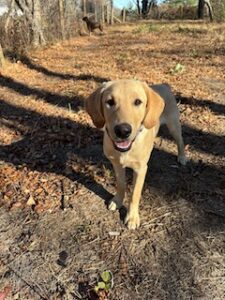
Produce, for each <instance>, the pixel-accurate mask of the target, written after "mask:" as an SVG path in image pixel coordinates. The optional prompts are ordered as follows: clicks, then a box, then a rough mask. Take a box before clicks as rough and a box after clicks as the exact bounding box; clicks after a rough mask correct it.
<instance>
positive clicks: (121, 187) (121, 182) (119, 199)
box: [108, 164, 126, 210]
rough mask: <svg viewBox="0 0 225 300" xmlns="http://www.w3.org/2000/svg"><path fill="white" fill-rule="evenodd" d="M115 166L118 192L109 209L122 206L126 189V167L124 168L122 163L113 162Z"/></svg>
mask: <svg viewBox="0 0 225 300" xmlns="http://www.w3.org/2000/svg"><path fill="white" fill-rule="evenodd" d="M113 168H114V171H115V175H116V185H117V192H116V195H115V196H114V197H113V198H112V199H111V201H110V203H109V205H108V208H109V210H116V209H120V208H121V206H122V205H123V199H124V197H125V191H126V178H125V168H122V167H121V165H120V164H113Z"/></svg>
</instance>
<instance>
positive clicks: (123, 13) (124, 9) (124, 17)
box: [122, 7, 126, 23]
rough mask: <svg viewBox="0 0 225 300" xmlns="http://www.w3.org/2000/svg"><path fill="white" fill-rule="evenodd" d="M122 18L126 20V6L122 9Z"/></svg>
mask: <svg viewBox="0 0 225 300" xmlns="http://www.w3.org/2000/svg"><path fill="white" fill-rule="evenodd" d="M122 20H123V23H125V22H126V8H125V7H124V8H123V9H122Z"/></svg>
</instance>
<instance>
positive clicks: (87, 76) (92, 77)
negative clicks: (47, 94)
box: [7, 52, 109, 83]
mask: <svg viewBox="0 0 225 300" xmlns="http://www.w3.org/2000/svg"><path fill="white" fill-rule="evenodd" d="M7 54H8V55H11V56H12V55H13V53H10V52H8V53H7ZM20 61H21V62H22V63H23V64H24V65H26V66H27V67H28V69H31V70H35V71H37V72H40V73H42V74H44V75H46V76H50V77H56V78H59V79H62V80H85V81H95V82H98V83H101V82H104V81H108V80H109V79H108V78H105V77H99V76H95V75H92V74H79V75H74V74H66V73H65V74H64V73H60V72H56V71H51V70H49V69H47V68H46V67H43V66H41V65H39V64H37V63H35V62H34V61H33V60H32V59H31V58H30V57H28V56H26V55H22V56H20Z"/></svg>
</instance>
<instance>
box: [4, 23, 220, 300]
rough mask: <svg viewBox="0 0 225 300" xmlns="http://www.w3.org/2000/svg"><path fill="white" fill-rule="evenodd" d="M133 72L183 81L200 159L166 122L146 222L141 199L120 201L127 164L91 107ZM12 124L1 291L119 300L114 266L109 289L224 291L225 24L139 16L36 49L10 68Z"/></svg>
mask: <svg viewBox="0 0 225 300" xmlns="http://www.w3.org/2000/svg"><path fill="white" fill-rule="evenodd" d="M122 78H136V79H140V80H144V81H146V82H148V83H149V84H152V83H161V82H167V83H169V84H170V85H171V86H172V89H173V91H174V93H175V94H176V96H177V100H178V102H179V103H180V104H179V108H180V111H181V122H182V127H183V136H184V140H185V143H186V152H187V155H188V157H189V159H190V162H189V163H188V164H187V166H186V167H181V166H179V165H178V164H177V162H176V147H175V144H174V142H173V140H172V139H171V138H170V136H169V135H168V134H167V131H166V130H165V129H163V130H162V131H161V132H160V136H159V137H158V138H157V139H156V145H155V149H154V151H153V154H152V157H151V159H150V162H149V171H148V174H147V177H146V182H145V186H144V190H143V195H142V200H141V204H140V217H141V226H140V228H139V229H137V230H135V231H129V230H128V229H127V228H126V226H125V225H124V223H123V217H124V214H125V212H126V209H125V207H127V205H128V201H126V202H125V207H124V208H123V210H122V211H120V212H111V211H108V210H107V206H106V203H107V201H108V200H109V199H110V197H111V196H112V194H113V193H114V192H115V180H114V174H113V171H112V167H111V165H110V163H109V162H108V161H107V159H106V158H105V157H104V155H103V153H102V132H101V131H99V130H97V129H96V128H94V127H93V125H92V123H91V120H90V118H89V117H88V116H87V113H86V112H85V111H84V105H83V104H84V99H85V98H86V97H87V96H88V95H89V94H90V93H91V92H93V91H94V89H95V88H96V87H98V86H99V85H100V84H101V82H104V81H107V80H113V79H122ZM0 124H1V130H0V299H1V300H2V299H7V300H8V299H10V300H11V299H12V300H18V299H22V300H38V299H48V300H52V299H68V300H72V299H106V294H104V293H102V295H98V296H97V295H96V296H95V295H94V293H92V291H93V289H94V286H96V285H97V284H98V282H99V280H100V279H99V275H100V274H101V272H102V271H104V270H109V271H110V272H111V273H112V275H113V281H114V286H113V288H112V289H110V293H109V296H108V298H109V299H114V300H120V299H121V300H122V299H123V300H126V299H131V298H132V299H135V300H139V299H140V300H143V299H144V300H145V299H160V300H161V299H168V300H171V299H182V300H183V299H210V300H211V299H213V300H215V299H224V294H225V201H224V200H225V139H224V128H225V24H214V25H212V24H206V23H198V22H182V23H181V22H180V23H178V22H150V23H138V24H126V25H120V26H114V27H111V28H108V29H106V31H105V34H103V35H100V34H98V33H97V32H96V34H94V35H92V36H91V37H89V36H81V37H77V38H75V39H72V40H69V41H65V42H60V43H56V44H54V45H50V46H48V47H45V48H42V49H39V50H35V51H32V52H29V53H28V54H27V55H24V56H23V57H21V59H20V60H18V61H14V62H8V63H7V66H6V68H5V69H4V70H2V71H1V75H0ZM130 183H131V174H130V173H129V172H128V190H129V192H130V190H131V184H130ZM128 194H129V193H128ZM7 294H8V296H7Z"/></svg>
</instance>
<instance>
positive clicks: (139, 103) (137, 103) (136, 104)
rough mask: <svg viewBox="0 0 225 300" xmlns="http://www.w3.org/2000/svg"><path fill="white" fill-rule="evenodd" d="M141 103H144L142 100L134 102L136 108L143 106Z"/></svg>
mask: <svg viewBox="0 0 225 300" xmlns="http://www.w3.org/2000/svg"><path fill="white" fill-rule="evenodd" d="M141 103H142V101H141V100H140V99H135V100H134V105H135V106H139V105H141Z"/></svg>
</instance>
